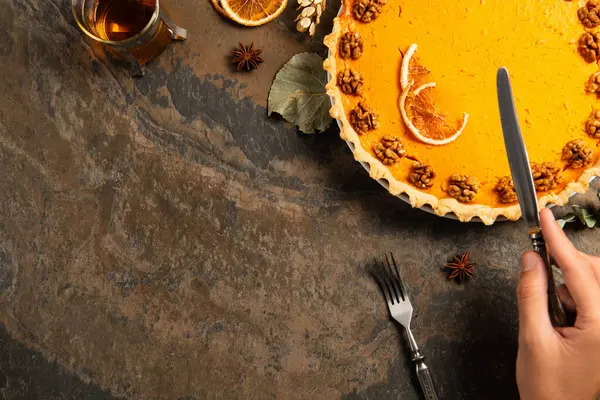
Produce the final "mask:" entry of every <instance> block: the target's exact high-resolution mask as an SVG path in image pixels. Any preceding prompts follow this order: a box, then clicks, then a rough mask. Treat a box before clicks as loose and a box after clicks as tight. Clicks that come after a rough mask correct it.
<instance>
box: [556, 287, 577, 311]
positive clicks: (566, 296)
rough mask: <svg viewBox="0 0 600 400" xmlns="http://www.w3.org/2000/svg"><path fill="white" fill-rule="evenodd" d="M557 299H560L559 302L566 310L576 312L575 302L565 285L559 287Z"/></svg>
mask: <svg viewBox="0 0 600 400" xmlns="http://www.w3.org/2000/svg"><path fill="white" fill-rule="evenodd" d="M558 297H560V301H561V302H562V303H563V305H564V306H565V307H566V309H567V310H569V311H571V312H575V311H577V309H576V306H575V300H573V296H571V293H569V289H567V287H566V286H565V285H560V286H559V287H558Z"/></svg>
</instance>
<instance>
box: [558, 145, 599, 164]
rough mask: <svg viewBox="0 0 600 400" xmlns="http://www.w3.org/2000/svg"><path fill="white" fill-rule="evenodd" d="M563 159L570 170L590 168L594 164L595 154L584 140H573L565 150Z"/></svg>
mask: <svg viewBox="0 0 600 400" xmlns="http://www.w3.org/2000/svg"><path fill="white" fill-rule="evenodd" d="M562 159H563V160H564V161H566V162H567V163H568V164H569V168H575V169H577V168H583V167H589V166H590V165H592V163H593V162H594V152H593V151H592V149H591V148H590V146H588V145H587V144H586V143H585V141H584V140H583V139H576V140H571V141H570V142H569V143H567V144H566V146H565V147H564V148H563V151H562Z"/></svg>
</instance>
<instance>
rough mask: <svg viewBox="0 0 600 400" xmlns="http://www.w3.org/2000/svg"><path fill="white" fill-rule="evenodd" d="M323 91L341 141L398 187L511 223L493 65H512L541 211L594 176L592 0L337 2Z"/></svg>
mask: <svg viewBox="0 0 600 400" xmlns="http://www.w3.org/2000/svg"><path fill="white" fill-rule="evenodd" d="M342 3H343V4H342V9H341V12H340V14H339V16H338V17H337V18H336V19H335V21H334V27H333V32H332V33H331V35H329V36H327V37H326V39H325V44H326V45H327V46H328V47H329V49H330V56H329V58H328V59H327V60H326V61H325V69H326V70H327V71H328V72H329V73H330V77H331V79H330V82H329V83H328V85H327V92H328V93H329V95H330V96H331V97H332V99H333V107H332V109H331V114H332V116H333V117H334V118H336V119H338V120H339V121H340V125H341V137H342V138H343V139H345V140H347V141H349V142H351V143H353V144H354V146H351V147H352V148H353V152H354V157H355V158H356V160H358V161H361V162H364V163H367V164H368V165H369V167H370V168H369V170H370V174H371V176H372V177H373V178H374V179H378V180H379V179H383V180H385V181H387V183H388V184H389V185H388V187H389V191H390V192H391V193H392V194H394V195H399V194H406V195H407V196H408V197H409V199H410V203H411V204H412V206H413V207H422V206H424V205H430V206H431V207H432V208H433V210H434V211H435V213H436V214H438V215H445V214H448V213H454V214H455V215H456V216H457V217H458V218H459V219H460V220H461V221H470V220H471V219H473V218H475V217H478V218H480V219H481V220H482V221H483V222H484V223H486V224H492V223H493V222H494V221H495V220H496V219H497V218H498V217H501V216H502V217H505V218H507V219H509V220H517V219H518V218H519V217H520V215H521V212H520V208H519V205H518V202H517V197H516V194H515V190H514V186H513V182H512V179H511V177H510V169H509V166H508V161H507V158H506V152H505V149H504V142H503V137H502V132H501V125H500V116H499V112H498V105H497V97H496V71H497V69H498V68H499V67H500V66H506V67H507V68H508V70H509V71H510V72H511V77H512V83H513V90H514V93H515V101H516V104H517V111H518V114H519V118H520V122H521V127H522V130H523V136H524V140H525V143H526V146H527V148H528V151H529V158H530V161H531V162H532V171H533V178H534V181H535V184H536V189H537V191H538V197H539V202H540V205H541V206H545V205H546V204H549V203H553V204H558V205H562V204H564V203H566V202H567V201H568V198H569V196H570V194H572V193H573V192H584V191H586V190H587V189H588V183H589V181H590V179H591V178H592V177H594V176H597V175H600V174H599V172H600V165H599V162H598V160H599V159H600V146H599V141H600V111H598V110H600V104H598V99H599V97H598V95H597V94H598V93H600V71H599V67H598V60H599V59H600V0H590V1H588V2H587V3H585V2H579V1H561V0H536V1H522V0H457V1H454V2H451V3H448V2H445V1H441V0H427V1H418V0H343V1H342Z"/></svg>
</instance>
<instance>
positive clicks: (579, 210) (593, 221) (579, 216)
mask: <svg viewBox="0 0 600 400" xmlns="http://www.w3.org/2000/svg"><path fill="white" fill-rule="evenodd" d="M572 209H573V211H572V212H570V213H568V214H566V215H565V216H564V217H562V218H560V219H558V220H556V222H557V223H558V225H559V226H560V227H561V228H564V227H565V225H567V224H570V223H572V222H577V221H578V222H579V223H580V224H581V225H583V226H585V227H587V228H590V229H591V228H595V227H596V226H600V225H599V224H598V218H599V216H600V210H596V211H594V210H591V209H588V208H586V207H581V206H573V207H572Z"/></svg>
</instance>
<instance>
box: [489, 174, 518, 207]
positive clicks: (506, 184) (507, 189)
mask: <svg viewBox="0 0 600 400" xmlns="http://www.w3.org/2000/svg"><path fill="white" fill-rule="evenodd" d="M494 191H496V192H497V193H498V195H499V196H500V202H501V203H504V204H511V203H516V202H517V201H519V199H518V198H517V192H516V191H515V184H514V183H513V180H512V178H511V177H510V176H503V177H502V178H500V180H499V181H498V183H497V184H496V187H494Z"/></svg>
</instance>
